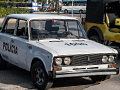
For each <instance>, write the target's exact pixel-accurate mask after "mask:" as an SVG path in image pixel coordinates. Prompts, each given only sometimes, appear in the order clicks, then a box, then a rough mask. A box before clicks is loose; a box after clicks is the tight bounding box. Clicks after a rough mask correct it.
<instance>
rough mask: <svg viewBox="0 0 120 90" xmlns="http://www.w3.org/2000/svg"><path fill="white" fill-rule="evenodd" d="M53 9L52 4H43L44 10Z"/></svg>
mask: <svg viewBox="0 0 120 90" xmlns="http://www.w3.org/2000/svg"><path fill="white" fill-rule="evenodd" d="M50 10H51V6H50V5H49V4H44V5H43V11H45V12H48V11H50Z"/></svg>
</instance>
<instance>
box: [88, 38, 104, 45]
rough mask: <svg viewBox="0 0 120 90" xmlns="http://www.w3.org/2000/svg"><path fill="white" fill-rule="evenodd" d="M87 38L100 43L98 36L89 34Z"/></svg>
mask: <svg viewBox="0 0 120 90" xmlns="http://www.w3.org/2000/svg"><path fill="white" fill-rule="evenodd" d="M89 39H90V40H93V41H95V42H98V43H101V44H102V40H100V38H99V37H98V36H91V37H90V38H89Z"/></svg>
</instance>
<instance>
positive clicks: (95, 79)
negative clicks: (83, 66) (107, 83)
mask: <svg viewBox="0 0 120 90" xmlns="http://www.w3.org/2000/svg"><path fill="white" fill-rule="evenodd" d="M90 78H91V79H92V81H93V82H94V83H96V82H99V81H104V80H106V79H109V78H110V75H104V76H91V77H90Z"/></svg>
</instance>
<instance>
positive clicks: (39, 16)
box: [7, 14, 77, 21]
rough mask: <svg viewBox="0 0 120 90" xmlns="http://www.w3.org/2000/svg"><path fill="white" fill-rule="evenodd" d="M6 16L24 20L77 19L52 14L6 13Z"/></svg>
mask: <svg viewBox="0 0 120 90" xmlns="http://www.w3.org/2000/svg"><path fill="white" fill-rule="evenodd" d="M7 17H13V18H20V19H25V20H28V21H30V20H36V19H41V20H45V19H66V20H67V19H68V20H77V19H76V18H74V17H69V16H62V15H52V14H11V15H7Z"/></svg>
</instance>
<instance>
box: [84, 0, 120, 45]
mask: <svg viewBox="0 0 120 90" xmlns="http://www.w3.org/2000/svg"><path fill="white" fill-rule="evenodd" d="M86 10H87V11H86V18H83V21H82V25H83V28H84V29H85V31H86V33H87V36H88V38H89V39H91V40H94V41H96V42H99V43H102V44H105V45H111V46H116V45H117V46H120V0H87V9H86Z"/></svg>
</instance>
